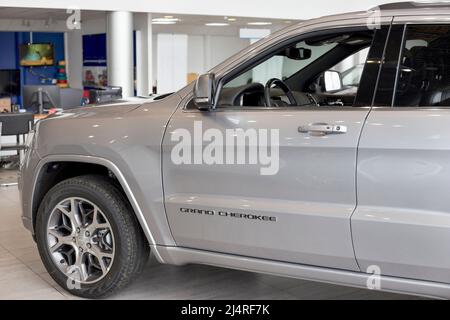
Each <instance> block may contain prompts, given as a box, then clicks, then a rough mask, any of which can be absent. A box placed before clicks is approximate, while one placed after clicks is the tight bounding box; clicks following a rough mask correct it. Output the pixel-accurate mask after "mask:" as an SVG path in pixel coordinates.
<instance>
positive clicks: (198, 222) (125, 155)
mask: <svg viewBox="0 0 450 320" xmlns="http://www.w3.org/2000/svg"><path fill="white" fill-rule="evenodd" d="M425 6H426V7H425V8H426V10H424V9H425V8H424V5H423V4H415V3H406V4H405V3H403V4H391V5H386V6H381V7H377V8H374V9H372V10H369V11H368V12H356V13H350V14H344V15H337V16H330V17H325V18H319V19H314V20H309V21H305V22H302V23H299V24H297V25H295V26H291V27H288V28H286V29H284V30H282V31H280V32H277V33H275V34H273V35H272V36H270V37H269V38H266V39H263V40H261V41H259V42H257V43H255V44H253V45H252V46H250V47H248V48H247V49H245V50H243V51H241V52H240V53H238V54H236V55H235V56H233V57H231V58H229V59H228V60H227V61H225V62H223V63H222V64H220V65H219V66H217V67H215V68H214V69H212V70H211V71H210V72H209V73H208V74H205V75H202V76H200V77H199V79H198V80H197V82H196V83H195V84H191V85H188V86H187V87H185V88H183V89H181V90H180V91H178V92H175V93H173V94H170V95H167V96H164V97H159V98H157V99H154V101H149V100H130V101H129V102H124V103H116V104H112V105H108V106H94V107H92V106H91V107H85V108H82V109H77V110H74V111H70V110H69V111H67V112H64V113H63V114H60V115H54V116H51V117H49V118H47V119H45V120H42V121H40V122H38V123H37V125H36V128H35V132H34V134H32V135H30V139H29V142H28V144H29V148H28V151H27V154H26V157H25V158H24V161H23V163H22V168H21V178H20V188H21V197H22V203H23V223H24V225H25V226H26V227H27V228H28V229H29V230H30V231H31V232H32V234H33V235H34V237H35V239H36V241H37V244H38V247H39V252H40V255H41V257H42V260H43V262H44V264H45V266H46V268H47V270H48V272H49V273H50V275H51V276H52V277H53V278H54V279H55V281H56V282H57V283H58V284H60V285H61V286H63V287H65V288H66V289H67V290H69V291H70V292H71V293H73V294H75V295H79V296H83V297H90V298H96V297H104V296H106V295H109V294H112V293H114V292H116V291H117V290H119V289H121V288H122V287H123V286H125V285H126V284H127V283H129V282H130V280H131V279H132V278H133V277H134V276H135V275H136V274H137V273H138V272H139V271H140V270H141V269H142V267H143V266H144V264H145V262H146V260H147V257H148V254H149V251H150V250H151V251H152V252H153V253H154V255H155V256H156V258H157V259H158V260H159V261H160V262H161V263H167V264H176V265H182V264H187V263H200V264H210V265H216V266H223V267H229V268H236V269H244V270H253V271H256V272H263V273H270V274H276V275H283V276H289V277H296V278H303V279H310V280H317V281H323V282H330V283H337V284H344V285H350V286H357V287H368V288H371V289H381V290H388V291H395V292H403V293H409V294H418V295H423V296H432V297H446V298H449V297H450V196H449V192H450V108H449V107H450V7H448V4H447V5H445V4H444V5H441V4H434V5H430V4H428V5H425ZM360 66H363V67H362V68H361V67H360ZM355 70H356V71H357V72H355ZM358 70H359V71H358ZM349 74H350V76H349ZM343 75H344V76H345V79H347V80H345V81H343Z"/></svg>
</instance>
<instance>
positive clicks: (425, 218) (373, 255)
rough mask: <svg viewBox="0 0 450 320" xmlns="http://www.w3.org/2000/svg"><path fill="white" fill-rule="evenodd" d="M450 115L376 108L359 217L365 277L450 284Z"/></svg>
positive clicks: (364, 158)
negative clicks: (374, 268) (375, 274)
mask: <svg viewBox="0 0 450 320" xmlns="http://www.w3.org/2000/svg"><path fill="white" fill-rule="evenodd" d="M449 123H450V109H432V108H428V109H427V108H423V109H418V108H393V109H391V108H374V109H373V110H372V112H371V113H370V115H369V117H368V119H367V123H366V125H365V127H364V130H363V133H362V136H361V141H360V145H359V154H358V173H357V181H358V207H357V210H356V212H355V214H354V215H353V217H352V232H353V239H354V245H355V252H356V256H357V260H358V263H359V265H360V266H361V269H362V270H363V271H365V270H366V269H367V267H368V266H370V265H378V266H379V267H380V268H381V273H382V274H383V275H391V276H399V277H406V278H415V279H424V280H432V281H440V282H446V283H450V197H449V190H450V130H448V128H449Z"/></svg>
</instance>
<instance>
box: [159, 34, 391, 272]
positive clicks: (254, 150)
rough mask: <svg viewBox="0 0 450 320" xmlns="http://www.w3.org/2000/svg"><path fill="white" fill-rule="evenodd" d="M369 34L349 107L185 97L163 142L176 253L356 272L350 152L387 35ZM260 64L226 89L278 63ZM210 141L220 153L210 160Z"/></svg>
mask: <svg viewBox="0 0 450 320" xmlns="http://www.w3.org/2000/svg"><path fill="white" fill-rule="evenodd" d="M335 32H336V31H335ZM376 34H377V36H376V37H375V40H373V42H372V48H371V50H370V52H369V58H368V59H367V61H368V63H366V69H365V71H364V74H363V77H362V79H361V83H360V86H361V87H360V91H359V93H358V98H357V99H356V101H355V102H354V103H353V104H352V105H348V106H342V105H340V104H337V105H321V106H318V105H315V103H314V104H313V103H312V102H313V101H312V102H311V101H308V102H307V105H302V106H284V105H281V106H278V107H272V108H268V107H265V106H262V105H258V104H255V105H251V106H248V105H247V106H246V105H239V106H236V105H225V104H223V105H220V104H219V105H218V106H217V108H216V109H214V110H209V111H200V110H197V109H196V108H195V107H193V104H192V102H190V101H191V97H188V98H187V99H186V101H185V107H184V108H179V109H178V110H177V111H176V113H175V114H174V115H173V117H172V119H171V120H170V122H169V124H168V127H167V131H166V134H165V137H164V141H163V184H164V193H165V207H166V213H167V217H168V220H169V224H170V228H171V231H172V234H173V237H174V239H175V241H176V244H177V245H178V246H181V247H187V248H195V249H201V250H208V251H214V252H221V253H227V254H236V255H241V256H248V257H257V258H264V259H271V260H278V261H288V262H294V263H302V264H308V265H315V266H326V267H332V268H339V269H348V270H359V269H358V266H357V263H356V260H355V256H354V252H353V245H352V238H351V229H350V217H351V215H352V213H353V212H354V210H355V207H356V185H355V174H356V150H357V144H358V140H359V136H360V133H361V129H362V127H363V124H364V121H365V118H366V116H367V114H368V112H369V111H370V107H368V106H369V105H370V103H371V96H372V94H373V92H372V90H373V88H374V83H375V80H376V75H377V73H378V72H377V70H378V69H377V68H378V66H379V64H376V63H373V62H374V61H380V58H381V54H382V51H383V48H384V41H385V37H386V34H387V28H385V27H383V28H382V29H380V30H377V31H376ZM336 36H339V35H336ZM366 40H367V39H366ZM324 43H325V42H324ZM370 43H371V42H370V41H369V46H370ZM316 46H317V48H318V49H321V48H319V47H320V46H319V45H318V42H317V43H316ZM322 49H323V48H322ZM330 50H331V49H330ZM324 51H326V50H325V49H324ZM330 52H331V51H330ZM337 52H340V51H337ZM315 54H316V56H315V57H314V55H315ZM322 54H323V53H320V54H319V53H316V52H314V48H313V52H312V58H311V59H319V58H320V57H322V58H327V55H325V54H323V55H322ZM262 55H264V56H265V55H267V53H266V52H265V53H263V54H262ZM343 58H344V57H343ZM277 59H278V58H277ZM264 61H265V62H263V63H258V64H257V65H256V66H254V67H252V69H250V70H252V71H251V76H250V77H249V78H248V79H244V80H245V81H242V80H243V79H242V77H245V73H242V72H241V73H240V74H241V78H239V77H237V78H236V79H234V80H233V81H234V82H233V81H230V82H229V83H230V86H231V84H233V83H234V85H236V83H238V82H239V81H241V82H242V83H249V82H251V81H254V82H255V83H256V78H258V77H262V76H261V74H265V75H266V78H270V77H271V76H272V74H271V73H270V72H271V71H270V70H274V69H277V67H276V61H273V60H270V59H266V60H264ZM291 63H296V62H295V61H291ZM299 63H300V62H299ZM355 63H356V64H357V63H360V62H355ZM363 63H364V61H363ZM330 67H331V65H330ZM305 70H306V69H305ZM322 71H325V70H322ZM248 75H249V73H247V76H248ZM374 75H375V76H374ZM294 78H295V77H291V79H294ZM259 85H260V84H255V85H254V86H255V87H258V86H259ZM252 86H253V85H252ZM226 87H227V84H225V86H224V88H226ZM362 87H364V88H362ZM224 92H225V91H223V94H225V93H224ZM250 96H251V94H250ZM303 96H305V97H310V96H309V95H303ZM242 99H246V98H242V97H241V99H240V101H242ZM238 100H239V99H238ZM221 101H222V100H221ZM244 104H245V103H244ZM239 137H240V138H242V137H244V138H243V139H242V140H241V141H245V146H244V147H242V145H240V144H239V143H237V142H236V141H237V140H239ZM228 138H229V139H228ZM234 138H235V139H234ZM182 141H183V142H186V141H188V143H187V145H188V149H183V148H182V147H181V145H180V143H181V142H182ZM212 141H215V142H218V145H219V146H220V148H219V149H215V150H214V152H211V142H212ZM236 143H237V145H236ZM266 147H267V148H266ZM240 156H242V157H241V158H240ZM239 159H240V160H239Z"/></svg>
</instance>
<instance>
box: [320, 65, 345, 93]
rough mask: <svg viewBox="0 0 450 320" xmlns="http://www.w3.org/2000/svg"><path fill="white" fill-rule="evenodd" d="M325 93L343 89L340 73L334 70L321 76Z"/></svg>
mask: <svg viewBox="0 0 450 320" xmlns="http://www.w3.org/2000/svg"><path fill="white" fill-rule="evenodd" d="M323 79H324V84H325V88H324V89H325V91H326V92H330V91H338V90H341V89H342V88H343V85H342V77H341V73H340V72H338V71H334V70H328V71H325V73H324V74H323Z"/></svg>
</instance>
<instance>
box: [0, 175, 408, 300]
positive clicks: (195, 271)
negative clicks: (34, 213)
mask: <svg viewBox="0 0 450 320" xmlns="http://www.w3.org/2000/svg"><path fill="white" fill-rule="evenodd" d="M2 174H3V177H5V174H9V175H10V174H11V172H9V173H5V172H3V173H2V172H1V171H0V176H2ZM73 298H75V297H73V296H71V295H69V294H67V293H65V292H64V290H63V289H61V288H60V287H59V286H58V285H57V284H56V283H55V282H54V281H53V280H52V279H51V278H50V276H49V275H48V274H47V273H46V271H45V269H44V267H43V265H42V263H41V261H40V259H39V255H38V253H37V249H36V245H35V244H34V242H33V240H32V238H31V236H30V234H29V233H28V231H26V230H25V229H24V228H23V226H22V224H21V221H20V207H19V195H18V191H17V187H8V188H0V299H73ZM412 298H414V297H410V296H402V295H395V294H389V293H383V292H375V291H369V290H361V289H355V288H349V287H342V286H334V285H328V284H320V283H316V282H310V281H304V280H295V279H288V278H281V277H275V276H267V275H261V274H256V273H250V272H244V271H234V270H227V269H222V268H215V267H208V266H199V265H189V266H183V267H176V266H169V265H160V264H158V263H157V262H156V261H155V260H153V259H151V260H150V261H149V264H148V267H147V268H146V269H145V271H144V273H143V274H142V275H141V276H140V277H139V278H138V279H137V280H136V281H135V282H134V283H133V284H132V285H131V286H129V287H128V288H126V289H125V290H124V291H122V292H121V293H120V294H118V295H116V296H113V297H111V299H412Z"/></svg>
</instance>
